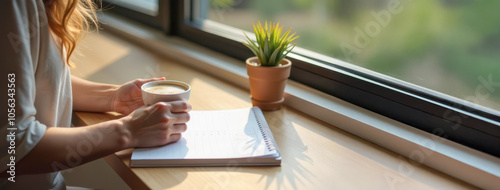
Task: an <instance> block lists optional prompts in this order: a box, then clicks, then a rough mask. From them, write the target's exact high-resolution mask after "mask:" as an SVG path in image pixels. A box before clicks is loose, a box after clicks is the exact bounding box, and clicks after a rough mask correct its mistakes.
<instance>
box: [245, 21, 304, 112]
mask: <svg viewBox="0 0 500 190" xmlns="http://www.w3.org/2000/svg"><path fill="white" fill-rule="evenodd" d="M253 29H254V33H255V38H256V41H254V40H252V39H250V37H248V36H247V35H246V34H245V36H246V39H245V42H243V44H244V45H245V46H247V47H248V48H249V49H250V50H252V52H253V53H254V54H255V56H254V57H250V58H248V59H247V60H246V68H247V74H248V76H249V82H250V94H251V99H252V104H253V105H254V106H258V107H260V108H261V109H262V110H267V111H270V110H279V109H280V108H281V104H283V101H284V98H283V93H284V91H285V86H286V80H287V79H288V77H289V76H290V69H291V66H292V62H291V61H290V60H289V59H286V58H285V56H286V55H287V54H288V53H290V51H292V49H293V48H294V47H295V46H296V44H292V41H293V40H295V39H297V38H298V36H295V33H293V34H290V31H291V28H290V29H288V31H286V32H285V33H284V34H283V35H281V34H282V31H283V27H280V26H279V22H278V23H272V22H269V23H268V22H267V21H266V22H265V25H264V26H262V24H261V23H260V22H258V23H257V25H255V24H254V25H253Z"/></svg>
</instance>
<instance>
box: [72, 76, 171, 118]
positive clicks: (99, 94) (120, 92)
mask: <svg viewBox="0 0 500 190" xmlns="http://www.w3.org/2000/svg"><path fill="white" fill-rule="evenodd" d="M157 80H165V78H152V79H136V80H134V81H130V82H127V83H125V84H123V85H112V84H104V83H96V82H91V81H88V80H85V79H81V78H78V77H76V76H71V85H72V88H73V109H74V110H77V111H91V112H107V111H116V112H119V113H122V114H130V113H132V112H133V111H134V110H135V109H137V108H139V107H141V106H144V103H143V101H142V94H141V86H142V85H143V84H144V83H147V82H150V81H157Z"/></svg>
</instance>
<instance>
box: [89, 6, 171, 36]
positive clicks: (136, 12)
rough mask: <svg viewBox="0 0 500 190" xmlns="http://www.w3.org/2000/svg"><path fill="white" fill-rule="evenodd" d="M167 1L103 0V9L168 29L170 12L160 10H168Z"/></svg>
mask: <svg viewBox="0 0 500 190" xmlns="http://www.w3.org/2000/svg"><path fill="white" fill-rule="evenodd" d="M97 2H101V1H97ZM167 3H168V2H167V1H164V0H161V1H160V0H137V1H129V0H102V9H103V10H104V11H107V10H112V11H114V12H117V13H119V14H121V15H123V16H125V17H128V18H130V19H134V20H137V21H140V22H142V23H144V24H147V25H149V26H152V27H155V28H158V29H162V30H165V31H168V30H169V27H168V26H169V25H170V24H169V22H168V21H169V14H168V12H167V11H160V10H162V9H163V10H165V9H167V10H168V7H169V6H168V4H167ZM160 7H162V9H160Z"/></svg>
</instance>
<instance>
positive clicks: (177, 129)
mask: <svg viewBox="0 0 500 190" xmlns="http://www.w3.org/2000/svg"><path fill="white" fill-rule="evenodd" d="M172 128H173V130H172V134H176V133H183V132H186V130H187V125H186V124H174V125H173V127H172Z"/></svg>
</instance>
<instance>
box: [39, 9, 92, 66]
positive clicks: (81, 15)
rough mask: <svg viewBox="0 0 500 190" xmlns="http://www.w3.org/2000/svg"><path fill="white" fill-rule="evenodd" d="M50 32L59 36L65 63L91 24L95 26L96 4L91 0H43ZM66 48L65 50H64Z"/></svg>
mask: <svg viewBox="0 0 500 190" xmlns="http://www.w3.org/2000/svg"><path fill="white" fill-rule="evenodd" d="M44 4H45V9H46V14H47V18H48V24H49V28H50V30H51V32H52V33H53V34H54V35H55V36H57V37H58V38H59V43H60V44H59V47H60V49H61V55H64V53H66V55H65V56H66V60H65V61H66V63H67V64H68V65H70V66H71V63H70V57H71V55H72V54H73V52H74V51H75V48H76V45H77V44H78V42H80V41H81V40H82V39H83V38H84V37H85V34H86V33H87V32H88V31H89V29H90V28H91V27H92V26H96V27H97V16H96V9H97V6H96V4H94V2H93V1H92V0H44ZM65 49H66V51H64V50H65Z"/></svg>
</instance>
